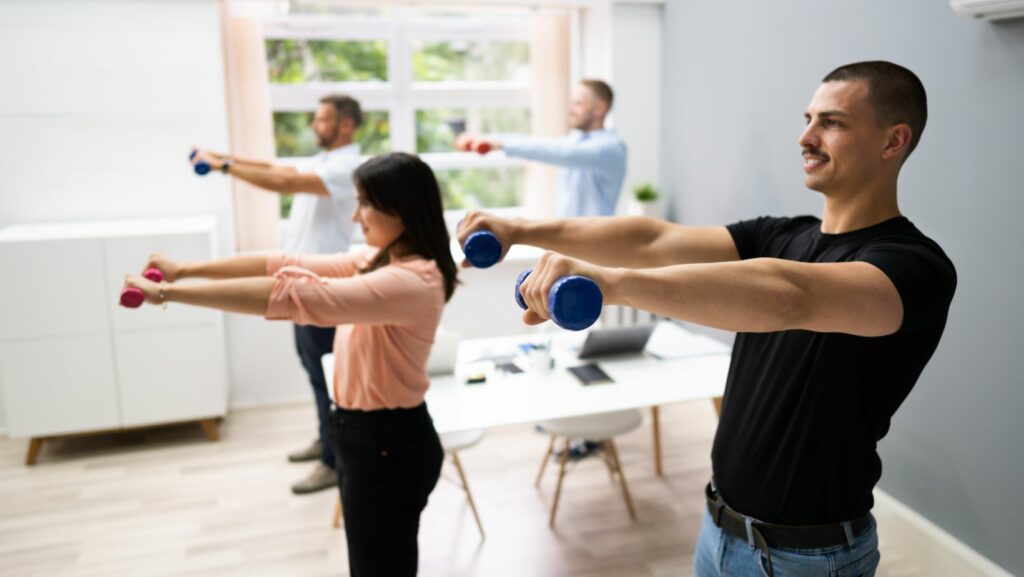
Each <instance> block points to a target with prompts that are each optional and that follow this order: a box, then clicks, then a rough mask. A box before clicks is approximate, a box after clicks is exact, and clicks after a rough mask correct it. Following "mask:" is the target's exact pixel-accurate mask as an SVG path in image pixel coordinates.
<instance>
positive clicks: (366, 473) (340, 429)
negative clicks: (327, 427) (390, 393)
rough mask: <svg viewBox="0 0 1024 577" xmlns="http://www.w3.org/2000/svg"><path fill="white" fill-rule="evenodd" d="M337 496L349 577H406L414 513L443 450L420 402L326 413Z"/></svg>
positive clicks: (411, 563)
mask: <svg viewBox="0 0 1024 577" xmlns="http://www.w3.org/2000/svg"><path fill="white" fill-rule="evenodd" d="M331 416H332V422H333V426H334V429H333V430H334V441H335V443H334V447H335V452H336V455H337V463H338V468H337V470H338V489H339V490H340V491H341V502H342V510H343V512H344V515H345V539H346V540H347V541H348V565H349V573H350V574H351V576H352V577H407V576H409V577H411V576H413V575H416V569H417V565H418V562H419V545H418V543H417V534H418V533H419V528H420V513H422V512H423V509H424V507H426V506H427V498H428V497H429V496H430V492H431V491H433V490H434V486H435V485H437V480H438V478H439V477H440V476H441V464H442V462H443V461H444V449H442V448H441V440H440V439H439V438H438V436H437V431H435V430H434V423H433V421H432V420H431V418H430V413H428V412H427V405H426V404H425V403H423V404H420V405H419V406H417V407H415V408H412V409H383V410H379V411H352V410H346V409H341V408H337V407H335V408H334V409H333V412H332V415H331Z"/></svg>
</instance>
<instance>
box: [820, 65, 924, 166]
mask: <svg viewBox="0 0 1024 577" xmlns="http://www.w3.org/2000/svg"><path fill="white" fill-rule="evenodd" d="M854 80H862V81H864V82H865V83H867V85H868V103H869V104H871V107H872V108H874V109H875V115H876V116H877V117H878V121H879V122H880V123H881V124H882V125H883V126H892V125H894V124H908V125H910V132H911V134H910V144H909V145H908V146H907V154H906V156H904V157H903V158H904V160H905V159H906V158H907V156H910V153H911V152H914V149H915V148H917V143H918V141H920V140H921V133H922V132H924V125H925V123H926V122H927V121H928V97H927V95H926V94H925V91H924V84H922V83H921V79H920V78H918V77H917V75H916V74H914V73H913V72H911V71H910V70H907V69H906V68H904V67H902V66H900V65H898V64H893V63H892V62H885V61H883V60H873V61H868V62H856V63H854V64H847V65H846V66H840V67H839V68H836V69H835V70H833V71H832V72H829V73H828V75H827V76H825V78H823V79H822V80H821V81H822V82H850V81H854Z"/></svg>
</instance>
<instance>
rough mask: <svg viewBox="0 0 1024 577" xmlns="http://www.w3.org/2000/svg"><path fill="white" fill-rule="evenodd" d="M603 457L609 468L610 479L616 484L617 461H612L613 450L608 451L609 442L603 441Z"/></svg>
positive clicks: (605, 464)
mask: <svg viewBox="0 0 1024 577" xmlns="http://www.w3.org/2000/svg"><path fill="white" fill-rule="evenodd" d="M601 458H602V459H604V466H605V467H606V468H607V469H608V480H609V481H611V482H612V484H613V485H614V484H615V463H614V462H613V461H612V456H611V452H610V451H608V443H607V442H606V441H601Z"/></svg>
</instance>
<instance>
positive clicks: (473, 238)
mask: <svg viewBox="0 0 1024 577" xmlns="http://www.w3.org/2000/svg"><path fill="white" fill-rule="evenodd" d="M461 225H462V221H461V220H460V221H459V224H458V225H456V227H455V228H456V229H457V228H459V226H461ZM462 252H463V253H464V254H465V255H466V260H468V261H469V262H470V263H471V264H472V265H473V266H474V267H476V268H488V267H491V266H494V263H496V262H498V259H500V258H501V242H500V241H498V237H496V236H494V233H493V232H491V231H489V230H478V231H476V232H474V233H472V234H470V235H469V236H468V237H466V242H464V243H462Z"/></svg>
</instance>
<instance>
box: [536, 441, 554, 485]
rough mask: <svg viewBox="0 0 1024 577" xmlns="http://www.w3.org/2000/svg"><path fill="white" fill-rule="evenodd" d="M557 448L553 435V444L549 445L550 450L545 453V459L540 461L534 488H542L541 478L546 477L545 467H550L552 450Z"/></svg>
mask: <svg viewBox="0 0 1024 577" xmlns="http://www.w3.org/2000/svg"><path fill="white" fill-rule="evenodd" d="M554 448H555V436H554V435H551V442H550V443H548V450H547V452H546V453H544V458H543V459H541V460H540V471H537V478H536V479H535V480H534V481H533V486H534V487H540V480H541V477H543V476H544V467H547V466H548V459H550V458H551V450H552V449H554Z"/></svg>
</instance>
